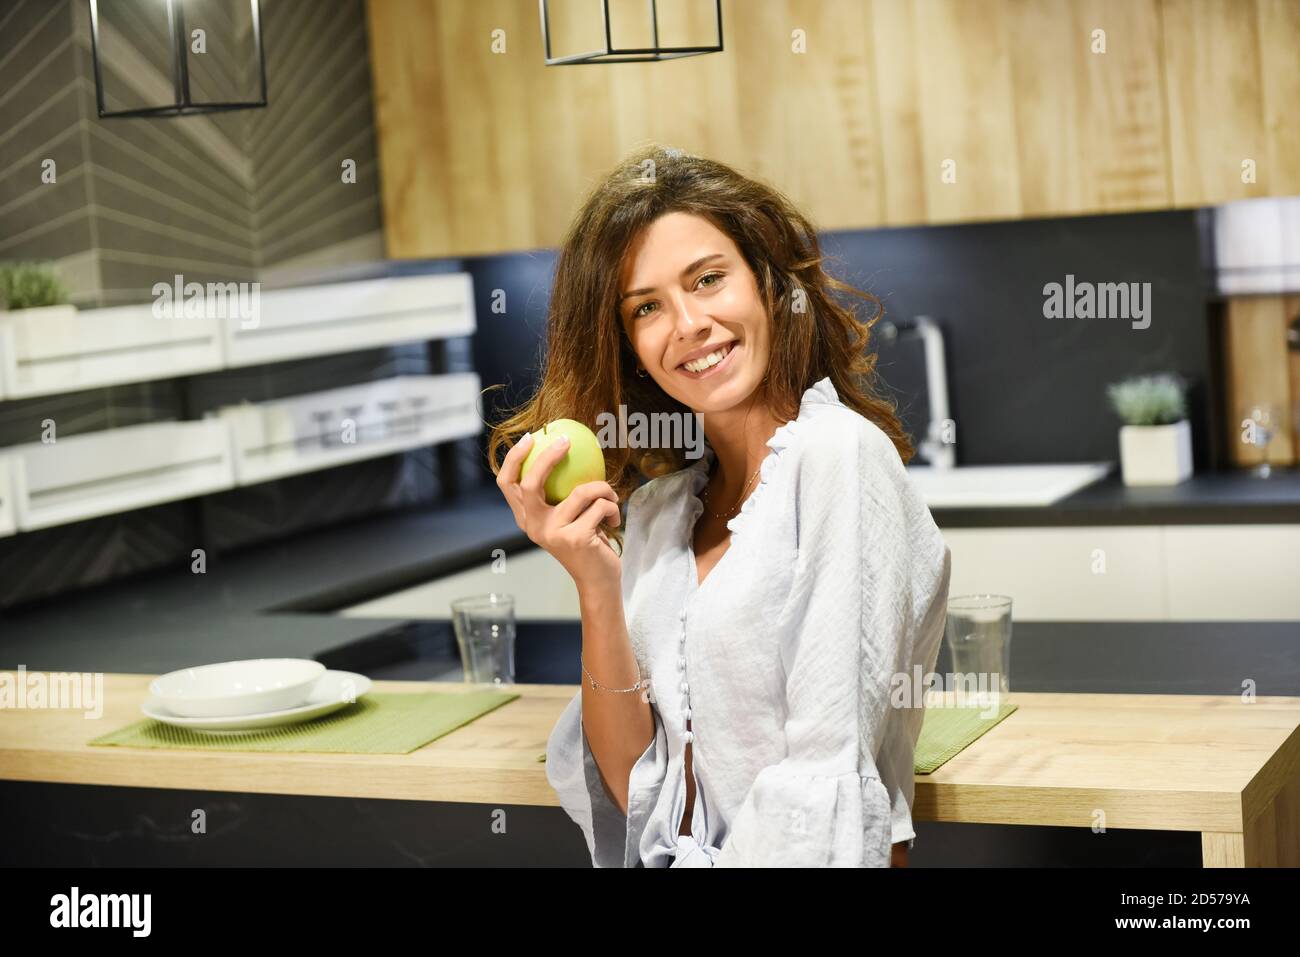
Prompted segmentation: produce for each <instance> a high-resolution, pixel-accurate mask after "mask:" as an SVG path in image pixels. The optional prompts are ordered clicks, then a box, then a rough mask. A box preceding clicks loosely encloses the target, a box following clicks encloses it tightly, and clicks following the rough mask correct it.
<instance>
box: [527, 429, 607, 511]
mask: <svg viewBox="0 0 1300 957" xmlns="http://www.w3.org/2000/svg"><path fill="white" fill-rule="evenodd" d="M562 435H567V436H568V437H569V451H568V452H566V453H564V457H563V458H561V459H560V460H559V461H558V462H556V463H555V467H554V468H552V469H551V472H550V474H549V475H547V476H546V485H545V489H546V502H547V504H548V505H559V504H560V503H561V502H563V501H564V500H565V499H566V498H568V497H569V493H570V492H572V491H573V490H574V489H575V488H577V487H578V486H579V485H582V484H584V483H586V482H603V481H604V480H605V453H604V452H602V451H601V448H600V441H599V440H598V439H597V438H596V434H595V433H594V432H592V431H591V429H589V428H587V427H586V426H585V425H583V424H582V423H581V422H577V421H575V420H573V419H556V420H555V421H554V422H548V423H547V424H546V425H544V426H542V428H541V429H540V430H539V431H537V432H534V433H533V447H532V448H531V449H529V450H528V455H527V456H525V457H524V464H523V465H521V466H520V467H519V480H520V481H521V482H522V481H523V479H524V476H526V475H527V474H528V469H529V467H530V466H531V465H532V464H533V461H534V460H535V459H536V458H537V457H538V456H539V455H541V454H542V450H543V449H545V448H547V447H548V446H549V445H550V444H551V443H552V442H554V441H556V440H557V439H558V438H559V437H560V436H562Z"/></svg>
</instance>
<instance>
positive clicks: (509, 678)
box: [451, 592, 515, 685]
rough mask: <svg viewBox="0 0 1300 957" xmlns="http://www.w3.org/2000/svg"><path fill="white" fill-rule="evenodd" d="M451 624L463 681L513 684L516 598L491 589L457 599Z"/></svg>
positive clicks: (452, 611)
mask: <svg viewBox="0 0 1300 957" xmlns="http://www.w3.org/2000/svg"><path fill="white" fill-rule="evenodd" d="M451 623H452V628H453V629H454V630H455V632H456V644H457V645H459V646H460V661H461V664H462V665H463V666H464V669H465V681H466V682H469V683H471V684H491V685H510V684H514V683H515V599H514V596H513V595H504V594H501V593H499V592H491V593H489V594H486V595H471V596H470V597H468V598H457V599H456V600H455V601H453V602H452V603H451Z"/></svg>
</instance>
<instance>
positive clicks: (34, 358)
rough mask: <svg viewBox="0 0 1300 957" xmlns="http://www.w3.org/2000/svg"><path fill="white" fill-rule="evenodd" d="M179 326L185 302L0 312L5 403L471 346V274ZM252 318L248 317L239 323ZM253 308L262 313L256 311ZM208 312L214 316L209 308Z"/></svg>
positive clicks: (344, 290) (313, 297) (340, 289)
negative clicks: (380, 353) (442, 344)
mask: <svg viewBox="0 0 1300 957" xmlns="http://www.w3.org/2000/svg"><path fill="white" fill-rule="evenodd" d="M227 301H228V300H225V299H224V298H222V299H216V300H214V302H213V309H214V312H215V316H214V317H213V318H205V317H194V318H183V317H182V315H183V312H184V309H185V308H186V305H187V304H186V303H185V302H179V303H178V302H173V303H172V313H174V314H176V315H177V318H168V314H167V313H164V314H163V315H162V316H159V315H155V310H154V304H153V303H144V304H141V305H133V306H115V307H113V308H110V309H86V310H78V309H77V308H76V307H74V306H50V307H46V308H43V309H24V310H20V311H17V312H0V399H24V398H29V397H33V396H42V395H54V394H57V393H64V392H77V391H80V390H82V389H92V388H101V387H104V386H110V385H123V384H126V383H129V382H148V381H151V380H155V379H174V378H178V377H180V376H187V375H196V374H199V373H203V372H214V371H216V370H218V369H222V368H242V367H245V366H253V365H262V364H265V363H271V362H283V361H286V360H289V359H302V358H308V357H311V356H320V355H329V354H332V353H340V352H355V351H357V350H359V349H371V348H376V347H380V346H385V345H396V344H398V343H403V342H421V341H427V340H431V339H448V338H454V337H457V336H468V335H472V334H473V332H474V329H475V321H474V290H473V282H472V280H471V277H470V275H469V274H468V273H442V274H436V275H427V276H400V277H393V278H387V279H366V280H361V281H358V282H343V283H333V284H326V285H319V286H300V287H295V288H291V289H274V290H261V291H259V292H258V294H257V295H256V297H252V296H248V297H247V298H246V299H244V300H229V301H232V302H235V303H236V304H235V305H230V306H229V307H227V306H226V305H225V304H224V303H225V302H227ZM241 304H242V306H245V307H248V309H249V315H248V316H244V315H227V313H228V312H237V311H238V305H241ZM254 306H255V308H253V307H254ZM205 308H206V306H205Z"/></svg>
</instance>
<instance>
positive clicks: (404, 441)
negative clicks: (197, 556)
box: [218, 372, 483, 485]
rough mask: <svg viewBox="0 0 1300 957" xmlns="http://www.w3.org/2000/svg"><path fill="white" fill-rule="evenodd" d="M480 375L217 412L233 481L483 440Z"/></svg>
mask: <svg viewBox="0 0 1300 957" xmlns="http://www.w3.org/2000/svg"><path fill="white" fill-rule="evenodd" d="M479 385H480V380H479V377H478V375H477V374H476V373H472V372H463V373H452V374H447V375H418V376H398V377H396V378H392V379H382V380H379V381H377V382H368V383H365V384H363V385H358V386H348V387H346V388H342V389H328V390H325V391H323V392H313V393H309V394H306V395H298V396H293V397H292V398H289V399H282V400H278V401H275V402H259V403H245V404H243V405H237V406H227V407H225V408H223V409H221V410H219V412H218V415H219V417H220V418H221V420H222V421H224V422H226V423H228V424H229V426H230V431H231V438H232V444H233V448H234V464H235V479H236V481H237V482H238V484H240V485H252V484H255V483H257V482H266V481H269V480H271V479H277V478H282V477H284V476H287V475H298V474H301V473H304V472H313V471H316V470H318V469H327V468H333V467H334V466H336V465H343V464H346V463H348V462H356V461H360V460H362V459H371V458H378V457H379V456H383V455H391V454H393V453H395V452H403V451H406V450H409V449H415V448H420V447H423V446H427V445H435V444H437V443H440V442H447V441H450V440H453V439H459V438H467V437H470V436H474V435H478V434H479V432H480V431H481V430H482V428H483V418H482V404H481V402H480V399H479Z"/></svg>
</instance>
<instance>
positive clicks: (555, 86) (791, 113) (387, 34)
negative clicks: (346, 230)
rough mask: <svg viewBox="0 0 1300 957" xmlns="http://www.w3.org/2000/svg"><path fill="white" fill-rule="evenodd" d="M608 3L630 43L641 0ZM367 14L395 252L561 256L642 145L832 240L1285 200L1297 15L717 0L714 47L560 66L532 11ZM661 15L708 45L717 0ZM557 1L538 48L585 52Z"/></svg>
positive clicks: (487, 6) (1156, 6)
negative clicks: (675, 152) (604, 184)
mask: <svg viewBox="0 0 1300 957" xmlns="http://www.w3.org/2000/svg"><path fill="white" fill-rule="evenodd" d="M611 6H612V12H613V14H614V15H613V18H612V19H613V24H614V29H615V31H616V33H615V38H616V40H618V39H621V38H624V37H626V39H625V40H624V42H625V43H636V42H638V41H639V40H642V39H645V38H646V36H647V33H648V31H647V28H646V27H645V25H644V24H645V21H644V17H645V8H646V5H645V3H644V2H643V0H613V3H612V4H611ZM368 7H369V24H370V44H371V64H372V70H373V77H374V80H373V88H374V94H375V101H376V117H377V124H378V128H379V145H380V160H381V171H382V180H383V189H384V208H385V217H386V235H387V243H388V252H389V255H391V256H394V257H399V258H401V257H426V256H456V255H473V254H480V253H492V252H502V251H508V250H522V249H531V248H538V247H552V246H555V245H557V244H558V243H559V241H560V239H561V237H562V234H563V230H564V227H565V226H566V225H567V223H568V221H569V219H570V218H571V217H572V215H573V212H574V211H575V210H576V208H577V206H578V204H579V203H580V202H581V199H582V196H583V193H584V192H585V190H586V189H588V188H589V187H590V186H591V185H592V184H593V183H594V182H595V181H596V179H597V178H598V177H599V176H601V175H602V174H603V173H605V172H606V171H608V170H609V169H610V168H611V167H612V166H613V165H614V164H615V163H616V162H617V161H618V159H619V158H620V157H621V156H622V155H624V154H625V153H626V152H627V151H629V150H630V149H632V148H634V147H636V146H637V145H640V144H643V143H645V142H647V141H651V140H654V141H660V142H663V143H666V144H670V145H674V146H677V147H679V148H681V149H685V150H687V151H689V152H693V153H700V154H703V155H707V156H710V157H713V158H716V159H719V160H722V161H724V162H728V163H731V164H733V165H735V166H737V167H738V168H740V169H742V170H743V171H745V172H747V173H749V174H750V175H753V176H758V177H761V178H764V179H767V180H768V181H770V182H772V183H773V184H775V185H777V186H778V187H779V188H781V189H782V190H783V191H785V192H786V193H787V194H789V195H790V196H791V198H793V199H794V200H795V201H796V202H797V203H799V204H800V205H801V206H802V207H803V208H804V209H805V210H806V211H807V212H808V213H809V214H810V215H811V216H812V217H813V219H814V221H815V222H816V224H817V225H818V226H819V227H820V228H822V229H832V230H833V229H857V228H867V227H873V226H881V225H904V224H918V223H950V222H966V221H973V220H990V219H1011V218H1021V217H1035V216H1055V215H1075V214H1085V213H1097V212H1115V211H1128V210H1146V209H1158V208H1169V207H1190V206H1201V205H1206V204H1211V203H1217V202H1223V201H1226V200H1232V199H1238V198H1241V197H1245V196H1266V195H1292V194H1300V57H1297V56H1296V55H1295V51H1296V50H1297V49H1300V2H1296V0H979V2H971V0H762V2H761V3H758V2H738V0H726V2H724V3H723V4H722V7H723V27H724V39H725V44H726V49H725V51H724V52H723V53H721V54H708V55H704V56H698V57H689V58H683V59H679V60H674V61H667V62H659V63H619V64H600V65H580V66H553V67H547V66H546V65H545V64H544V63H543V55H542V44H541V30H540V18H539V16H538V4H537V2H536V0H475V2H473V3H464V2H458V0H369V4H368ZM659 8H660V10H661V11H662V16H663V23H664V25H665V26H664V31H663V37H662V38H663V39H665V40H668V41H672V40H675V41H678V42H697V43H708V42H711V41H712V39H713V33H712V3H711V2H709V0H659ZM552 9H553V11H554V13H553V20H552V26H553V28H554V32H555V38H554V41H553V46H552V52H553V53H554V54H557V55H562V54H565V53H570V52H576V51H577V50H581V49H589V48H591V46H592V45H593V42H594V40H595V39H598V34H597V33H596V32H594V31H593V27H595V26H598V25H599V23H598V20H593V16H592V15H593V12H595V11H598V10H599V5H598V4H595V3H593V2H589V0H553V2H552ZM1099 30H1100V31H1104V38H1105V52H1104V53H1102V52H1095V50H1094V45H1095V43H1096V40H1097V37H1098V36H1100V35H1099V34H1096V33H1095V31H1099ZM494 31H499V32H494ZM618 31H622V32H621V33H620V32H618ZM501 38H504V42H505V50H504V52H494V47H493V44H494V42H497V43H499V42H500V39H501ZM801 41H802V42H803V43H805V44H806V52H802V53H800V52H795V50H796V49H797V44H798V43H799V42H801ZM1246 160H1251V161H1253V162H1254V171H1255V181H1254V182H1253V183H1251V182H1243V178H1242V163H1243V162H1244V161H1246ZM946 171H947V172H950V173H951V172H955V178H954V177H953V176H951V175H949V176H947V177H945V175H944V174H945V172H946Z"/></svg>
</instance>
